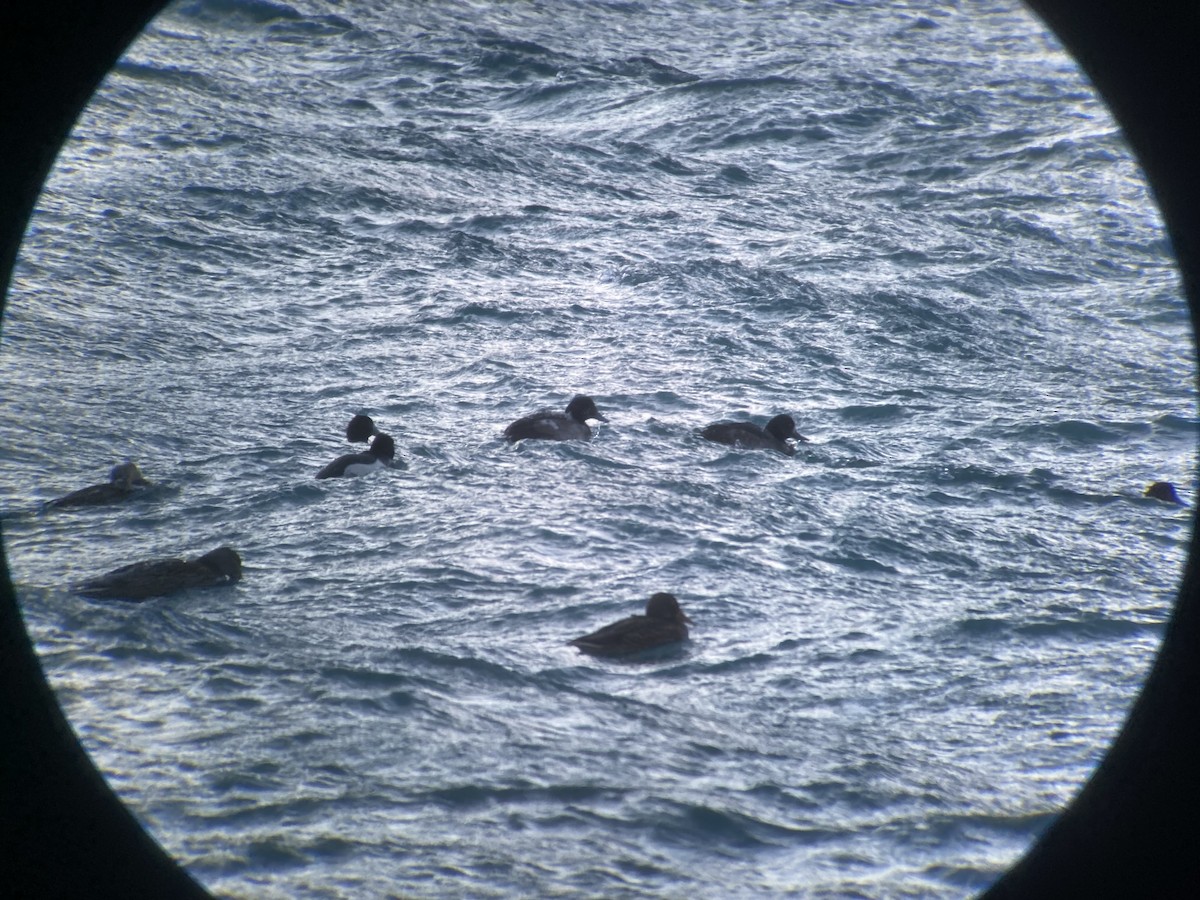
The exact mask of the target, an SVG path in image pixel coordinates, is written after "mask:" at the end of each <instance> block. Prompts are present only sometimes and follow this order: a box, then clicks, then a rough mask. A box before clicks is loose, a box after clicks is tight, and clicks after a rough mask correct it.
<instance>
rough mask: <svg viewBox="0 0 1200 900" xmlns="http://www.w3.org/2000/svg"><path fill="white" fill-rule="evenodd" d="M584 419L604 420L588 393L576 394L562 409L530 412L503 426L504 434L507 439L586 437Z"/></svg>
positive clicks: (589, 434)
mask: <svg viewBox="0 0 1200 900" xmlns="http://www.w3.org/2000/svg"><path fill="white" fill-rule="evenodd" d="M588 419H596V420H597V421H600V422H607V421H608V419H606V418H604V416H602V415H601V414H600V410H598V409H596V404H595V403H594V402H593V401H592V398H591V397H585V396H583V394H576V395H575V396H574V397H572V398H571V402H570V403H568V404H567V409H566V412H554V411H553V410H549V409H543V410H540V411H539V412H535V413H531V414H530V415H528V416H525V417H523V418H520V419H517V421H515V422H513V423H512V424H511V425H509V426H508V427H507V428H505V429H504V437H505V439H506V440H508V441H509V442H510V443H515V442H516V441H524V440H543V441H590V440H591V439H592V429H591V426H589V425H588Z"/></svg>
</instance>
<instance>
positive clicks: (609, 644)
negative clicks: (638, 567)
mask: <svg viewBox="0 0 1200 900" xmlns="http://www.w3.org/2000/svg"><path fill="white" fill-rule="evenodd" d="M691 621H692V620H691V619H689V618H688V617H687V616H686V615H684V613H683V610H682V609H680V608H679V601H678V600H677V599H675V595H674V594H666V593H657V594H655V595H653V596H652V597H651V598H650V600H649V601H648V602H647V603H646V614H645V615H644V616H629V617H628V618H625V619H621V621H619V622H613V623H612V624H611V625H605V626H604V627H603V628H601V629H600V630H599V631H593V632H592V633H591V634H585V635H584V636H583V637H578V638H575V640H573V641H570V642H569V643H570V644H571V646H572V647H578V648H579V649H580V650H582V651H583V652H584V653H590V654H592V655H593V656H627V655H629V654H631V653H638V652H639V651H642V650H652V649H654V648H656V647H664V646H666V645H668V644H677V643H679V642H680V641H686V640H687V636H688V623H689V622H691Z"/></svg>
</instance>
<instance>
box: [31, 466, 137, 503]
mask: <svg viewBox="0 0 1200 900" xmlns="http://www.w3.org/2000/svg"><path fill="white" fill-rule="evenodd" d="M149 484H150V482H149V481H147V480H146V479H145V477H143V475H142V472H141V470H140V469H138V467H137V465H136V464H135V463H131V462H127V463H121V464H120V465H117V466H113V467H112V471H111V472H109V474H108V483H107V484H93V485H92V486H91V487H85V488H80V489H79V490H77V491H72V492H71V493H69V494H67V495H66V496H65V497H59V498H58V499H57V500H51V501H50V502H49V503H47V504H46V505H47V506H51V507H64V506H100V505H102V504H105V503H116V502H118V501H120V500H125V499H126V498H128V497H130V496H132V495H133V494H134V493H135V492H136V491H137V489H138V488H143V487H148V486H149Z"/></svg>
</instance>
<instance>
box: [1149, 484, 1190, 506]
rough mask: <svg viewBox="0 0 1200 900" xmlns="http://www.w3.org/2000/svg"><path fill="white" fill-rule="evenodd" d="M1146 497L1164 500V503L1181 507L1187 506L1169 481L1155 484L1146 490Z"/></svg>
mask: <svg viewBox="0 0 1200 900" xmlns="http://www.w3.org/2000/svg"><path fill="white" fill-rule="evenodd" d="M1145 496H1147V497H1153V498H1154V499H1155V500H1162V501H1163V502H1164V503H1177V504H1178V505H1180V506H1187V504H1186V503H1184V502H1183V499H1182V498H1181V497H1180V496H1179V492H1178V491H1177V490H1175V485H1173V484H1171V482H1169V481H1156V482H1154V484H1152V485H1150V487H1148V488H1146V493H1145Z"/></svg>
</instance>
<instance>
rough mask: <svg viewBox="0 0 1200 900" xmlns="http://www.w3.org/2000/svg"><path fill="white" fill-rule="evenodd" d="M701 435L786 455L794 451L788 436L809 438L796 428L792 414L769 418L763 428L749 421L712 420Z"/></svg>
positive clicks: (805, 440) (796, 439)
mask: <svg viewBox="0 0 1200 900" xmlns="http://www.w3.org/2000/svg"><path fill="white" fill-rule="evenodd" d="M700 436H701V437H702V438H704V439H705V440H708V441H715V442H716V443H718V444H729V445H730V446H731V447H741V448H744V449H749V450H775V451H778V452H779V453H783V454H785V455H786V456H791V455H792V454H793V453H795V452H796V448H795V447H793V446H792V445H791V444H789V443H788V440H789V439H791V440H795V441H801V442H803V443H806V444H807V443H808V438H806V437H805V436H804V435H802V434H801V433H800V432H798V431H797V430H796V421H795V419H793V418H792V417H791V416H788V415H779V416H775V418H773V419H771V421H770V422H768V423H767V425H766V427H765V428H759V427H758V426H757V425H755V424H753V423H751V422H713V423H712V424H711V425H708V426H705V427H704V428H703V429H702V430H701V432H700Z"/></svg>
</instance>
